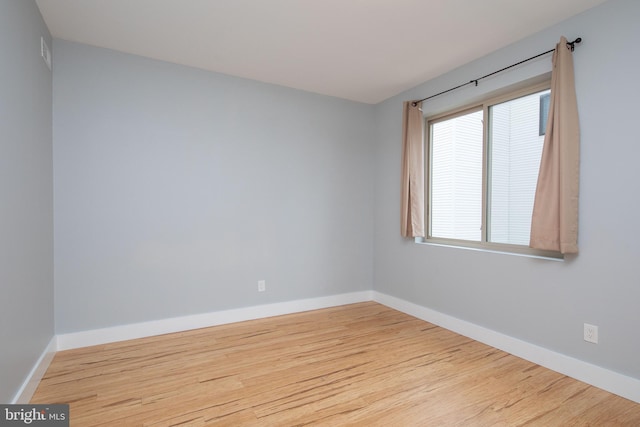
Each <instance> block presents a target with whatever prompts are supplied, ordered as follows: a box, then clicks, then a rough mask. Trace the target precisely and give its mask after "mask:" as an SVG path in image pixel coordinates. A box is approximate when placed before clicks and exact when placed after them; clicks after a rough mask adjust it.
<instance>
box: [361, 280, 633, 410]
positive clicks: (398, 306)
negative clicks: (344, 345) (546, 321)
mask: <svg viewBox="0 0 640 427" xmlns="http://www.w3.org/2000/svg"><path fill="white" fill-rule="evenodd" d="M373 300H374V301H376V302H378V303H380V304H383V305H386V306H387V307H390V308H393V309H395V310H398V311H402V312H403V313H406V314H409V315H411V316H414V317H417V318H418V319H421V320H425V321H427V322H429V323H433V324H434V325H438V326H441V327H443V328H445V329H448V330H450V331H453V332H456V333H458V334H460V335H464V336H466V337H469V338H471V339H474V340H476V341H479V342H482V343H484V344H487V345H490V346H492V347H495V348H497V349H500V350H503V351H506V352H507V353H510V354H513V355H515V356H518V357H520V358H522V359H525V360H528V361H530V362H533V363H536V364H538V365H540V366H544V367H545V368H548V369H551V370H553V371H556V372H559V373H561V374H563V375H566V376H568V377H571V378H575V379H577V380H579V381H582V382H585V383H587V384H590V385H592V386H595V387H598V388H601V389H603V390H606V391H608V392H611V393H614V394H617V395H618V396H622V397H624V398H626V399H629V400H632V401H634V402H636V403H640V380H638V379H635V378H632V377H628V376H626V375H623V374H620V373H618V372H614V371H611V370H609V369H605V368H602V367H600V366H596V365H592V364H590V363H587V362H584V361H582V360H579V359H575V358H573V357H569V356H566V355H564V354H561V353H557V352H554V351H552V350H549V349H546V348H544V347H539V346H537V345H534V344H531V343H528V342H525V341H522V340H519V339H517V338H513V337H511V336H508V335H505V334H501V333H499V332H496V331H494V330H491V329H487V328H484V327H482V326H478V325H476V324H473V323H471V322H467V321H465V320H461V319H458V318H455V317H453V316H449V315H447V314H444V313H440V312H438V311H435V310H431V309H429V308H426V307H423V306H420V305H417V304H414V303H412V302H408V301H405V300H403V299H400V298H396V297H392V296H390V295H386V294H383V293H381V292H377V291H373Z"/></svg>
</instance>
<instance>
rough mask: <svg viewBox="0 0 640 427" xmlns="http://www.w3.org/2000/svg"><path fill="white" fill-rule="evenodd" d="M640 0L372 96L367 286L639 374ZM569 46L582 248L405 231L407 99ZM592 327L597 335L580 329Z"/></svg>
mask: <svg viewBox="0 0 640 427" xmlns="http://www.w3.org/2000/svg"><path fill="white" fill-rule="evenodd" d="M639 16H640V2H638V1H636V0H619V1H611V2H608V3H605V4H603V5H602V6H600V7H597V8H595V9H592V10H589V11H587V12H585V13H583V14H581V15H578V16H577V17H574V18H573V19H570V20H568V21H566V22H564V23H562V24H560V25H557V26H554V27H552V28H549V29H548V30H546V31H543V32H541V33H539V34H537V35H535V36H533V37H530V38H528V39H525V40H523V41H521V42H518V43H515V44H513V45H511V46H509V47H507V48H505V49H502V50H500V51H498V52H495V53H494V54H491V55H489V56H487V57H484V58H482V59H480V60H478V61H475V62H473V63H470V64H468V65H466V66H464V67H462V68H460V69H457V70H455V71H453V72H451V73H448V74H446V75H445V76H442V77H440V78H437V79H435V80H432V81H429V82H427V83H425V84H423V85H421V86H419V87H417V88H415V89H413V90H411V91H408V92H406V93H404V94H402V95H400V96H397V97H394V98H392V99H389V100H387V101H385V102H384V103H381V104H379V105H378V106H376V121H377V135H378V136H377V146H376V156H375V171H376V172H375V184H376V187H375V207H374V212H375V233H374V248H375V250H374V253H375V255H374V265H375V269H374V283H375V284H374V288H375V290H377V291H380V292H383V293H386V294H389V295H392V296H395V297H398V298H402V299H405V300H408V301H411V302H414V303H417V304H420V305H422V306H425V307H428V308H431V309H434V310H437V311H440V312H443V313H446V314H448V315H450V316H454V317H457V318H460V319H464V320H466V321H469V322H473V323H475V324H478V325H481V326H484V327H487V328H489V329H493V330H495V331H499V332H502V333H504V334H507V335H510V336H513V337H516V338H519V339H522V340H524V341H528V342H531V343H534V344H537V345H540V346H542V347H546V348H549V349H551V350H553V351H556V352H559V353H563V354H567V355H570V356H573V357H576V358H578V359H582V360H584V361H587V362H591V363H594V364H596V365H600V366H603V367H605V368H609V369H611V370H614V371H617V372H620V373H623V374H626V375H629V376H632V377H635V378H640V364H639V363H638V355H639V354H640V339H638V337H639V335H638V326H639V325H640V309H639V308H638V302H639V301H640V262H639V261H640V247H639V246H638V236H639V235H640V222H639V221H638V219H637V218H638V211H639V210H640V169H639V168H638V159H639V158H640V144H639V143H638V141H639V138H638V97H639V96H640V81H639V80H638V78H637V76H638V71H639V70H640V56H638V55H637V44H638V43H640V26H638V24H637V18H638V17H639ZM561 35H566V36H567V38H569V39H570V40H572V39H573V38H575V37H577V36H581V37H582V38H583V40H584V42H583V43H582V45H580V46H579V47H577V48H576V51H575V54H574V63H575V69H576V91H577V96H578V104H579V105H578V107H579V111H580V124H581V133H582V140H581V177H580V179H581V188H580V197H581V198H580V229H579V231H580V235H579V244H580V254H579V255H578V256H576V257H571V258H568V259H567V260H566V261H565V262H555V261H546V260H538V259H529V258H522V257H516V256H510V255H501V254H493V253H484V252H475V251H469V250H462V249H454V248H444V247H435V246H428V245H420V244H415V243H412V242H411V241H408V240H403V239H401V238H400V232H399V217H398V211H399V200H400V196H399V188H400V185H399V176H400V135H401V128H400V126H401V115H402V107H401V106H402V101H403V100H407V99H415V98H422V97H425V96H427V95H430V94H434V93H437V92H439V91H441V90H444V89H448V88H449V87H452V86H454V85H457V84H459V83H461V82H465V81H469V80H471V79H473V78H476V77H479V76H482V75H484V74H486V73H489V72H491V71H494V70H496V69H498V68H501V67H503V66H506V65H509V64H511V63H514V62H516V61H518V60H520V59H524V58H527V57H529V56H532V55H534V54H537V53H539V52H543V51H545V50H548V49H550V48H552V47H553V46H554V45H555V43H557V41H558V39H559V37H560V36H561ZM550 61H551V57H550V56H547V57H545V59H544V60H542V61H536V62H534V63H532V64H529V65H526V66H522V67H519V68H518V69H517V70H514V71H510V72H506V73H503V74H501V75H500V76H499V77H495V78H491V79H487V80H484V81H482V82H481V83H480V85H479V87H478V88H475V87H473V86H471V87H468V88H466V89H461V90H459V91H456V92H454V93H452V94H450V95H445V96H442V97H440V98H438V99H434V100H433V101H431V102H428V103H427V104H426V105H425V109H426V110H427V113H428V114H430V113H434V112H438V111H442V110H446V109H448V108H451V107H454V106H456V105H460V104H462V103H465V102H467V101H468V100H469V99H471V98H474V97H477V96H478V95H481V94H483V93H489V92H492V91H493V90H497V89H498V88H500V87H502V86H508V85H509V84H511V83H514V82H516V81H519V80H522V79H527V78H532V77H535V76H539V75H540V74H544V73H545V72H547V71H549V70H550ZM584 322H587V323H592V324H595V325H598V326H599V332H600V343H599V344H598V345H593V344H589V343H586V342H584V341H583V339H582V328H583V323H584Z"/></svg>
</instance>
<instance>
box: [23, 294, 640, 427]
mask: <svg viewBox="0 0 640 427" xmlns="http://www.w3.org/2000/svg"><path fill="white" fill-rule="evenodd" d="M32 403H69V404H70V412H71V425H72V426H98V425H105V426H107V425H108V426H140V425H144V426H174V425H180V426H201V425H229V426H242V425H249V426H294V425H327V426H342V425H375V426H494V425H495V426H520V425H527V426H545V427H546V426H640V404H636V403H634V402H631V401H629V400H626V399H623V398H621V397H618V396H615V395H613V394H610V393H607V392H605V391H602V390H600V389H597V388H595V387H591V386H589V385H587V384H584V383H582V382H579V381H576V380H573V379H571V378H568V377H566V376H564V375H561V374H558V373H556V372H553V371H550V370H548V369H545V368H542V367H540V366H538V365H535V364H533V363H530V362H527V361H524V360H522V359H519V358H517V357H515V356H512V355H509V354H507V353H505V352H503V351H500V350H496V349H494V348H492V347H489V346H486V345H484V344H481V343H479V342H476V341H473V340H470V339H468V338H465V337H463V336H460V335H457V334H455V333H453V332H450V331H447V330H445V329H442V328H440V327H437V326H434V325H432V324H429V323H426V322H424V321H422V320H418V319H416V318H413V317H411V316H408V315H406V314H403V313H400V312H398V311H395V310H392V309H389V308H387V307H385V306H382V305H380V304H377V303H373V302H371V303H361V304H353V305H347V306H342V307H335V308H330V309H325V310H318V311H312V312H306V313H299V314H293V315H287V316H280V317H273V318H269V319H262V320H256V321H249V322H242V323H237V324H231V325H224V326H217V327H212V328H206V329H199V330H194V331H187V332H181V333H176V334H169V335H163V336H158V337H151V338H143V339H138V340H132V341H125V342H119V343H113V344H107V345H100V346H94V347H87V348H82V349H77V350H69V351H62V352H59V353H58V354H56V356H55V358H54V360H53V362H52V363H51V365H50V367H49V369H48V370H47V372H46V374H45V376H44V378H43V380H42V381H41V383H40V385H39V387H38V389H37V390H36V393H35V395H34V397H33V399H32Z"/></svg>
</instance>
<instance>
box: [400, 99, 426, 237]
mask: <svg viewBox="0 0 640 427" xmlns="http://www.w3.org/2000/svg"><path fill="white" fill-rule="evenodd" d="M424 194H425V193H424V117H422V103H420V102H418V103H417V104H416V105H415V106H414V105H413V101H407V102H405V103H404V108H403V113H402V193H401V208H400V219H401V225H400V234H401V235H402V236H403V237H424V236H425V213H424Z"/></svg>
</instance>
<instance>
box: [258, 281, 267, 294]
mask: <svg viewBox="0 0 640 427" xmlns="http://www.w3.org/2000/svg"><path fill="white" fill-rule="evenodd" d="M266 290H267V283H266V281H265V280H258V292H264V291H266Z"/></svg>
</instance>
